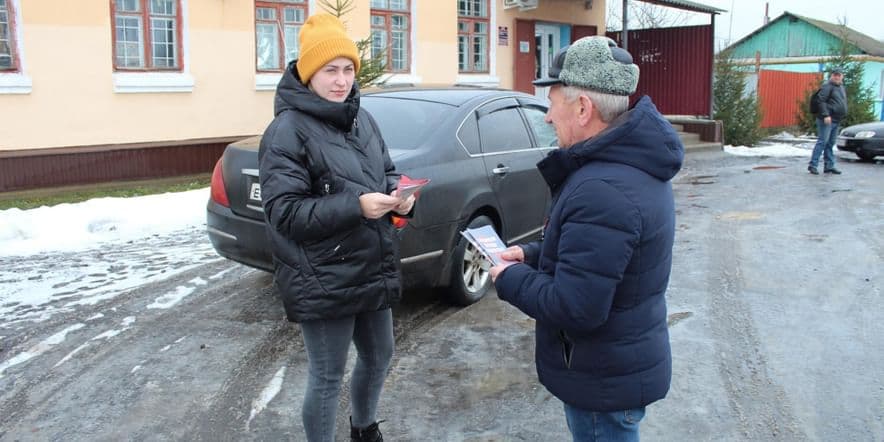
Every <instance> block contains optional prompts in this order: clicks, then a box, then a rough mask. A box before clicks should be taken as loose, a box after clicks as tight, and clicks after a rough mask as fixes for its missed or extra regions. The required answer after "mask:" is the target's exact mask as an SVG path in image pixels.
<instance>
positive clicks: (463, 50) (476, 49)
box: [457, 0, 490, 73]
mask: <svg viewBox="0 0 884 442" xmlns="http://www.w3.org/2000/svg"><path fill="white" fill-rule="evenodd" d="M489 28H490V24H489V14H488V0H458V2H457V68H458V71H460V72H461V73H487V72H488V50H489V48H488V41H489V38H490V37H489Z"/></svg>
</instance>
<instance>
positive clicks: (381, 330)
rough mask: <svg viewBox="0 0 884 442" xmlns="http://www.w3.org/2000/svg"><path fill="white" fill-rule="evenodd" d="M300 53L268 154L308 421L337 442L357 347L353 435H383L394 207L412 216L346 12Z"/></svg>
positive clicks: (280, 262)
mask: <svg viewBox="0 0 884 442" xmlns="http://www.w3.org/2000/svg"><path fill="white" fill-rule="evenodd" d="M299 38H300V48H301V53H300V58H299V59H298V60H297V61H295V62H292V63H290V64H289V65H288V68H287V69H286V71H285V73H284V74H283V76H282V79H281V80H280V82H279V86H278V87H277V91H276V99H275V104H274V113H275V115H276V117H275V118H274V120H273V122H272V123H271V124H270V126H269V127H268V128H267V130H266V131H265V132H264V136H263V138H262V139H261V146H260V150H259V153H258V158H259V167H260V180H261V196H262V200H263V205H264V215H265V218H266V220H267V226H268V229H267V230H268V235H269V237H270V243H271V247H272V249H273V250H272V251H273V258H274V264H275V268H276V271H275V276H276V285H277V287H278V289H279V292H280V294H281V296H282V299H283V304H284V306H285V311H286V315H287V316H288V319H289V320H290V321H294V322H298V323H299V324H300V327H301V331H302V334H303V336H304V345H305V347H306V349H307V356H308V360H309V380H308V385H307V392H306V394H305V398H304V405H303V411H302V417H303V420H304V429H305V431H306V433H307V440H309V441H314V440H316V441H331V440H333V439H334V428H335V412H336V410H337V404H338V394H339V392H340V387H341V379H342V378H343V375H344V367H345V365H346V362H347V351H348V349H349V346H350V342H351V341H353V342H354V343H355V345H356V350H357V352H358V353H359V354H358V358H357V362H356V365H355V367H354V369H353V375H352V381H351V388H350V391H351V401H350V404H351V407H352V410H351V411H352V415H351V426H352V429H351V437H352V438H353V440H368V441H377V440H382V438H381V436H380V432H379V431H378V429H377V423H376V419H375V412H376V408H377V403H378V399H379V397H380V393H381V389H382V387H383V383H384V379H385V377H386V373H387V370H388V368H389V364H390V360H391V358H392V354H393V319H392V313H391V311H390V307H391V306H392V305H393V304H394V303H395V302H396V301H398V300H399V298H400V296H401V289H400V278H399V251H398V237H397V236H396V233H395V229H394V227H393V225H392V223H391V220H390V214H391V212H395V213H396V214H399V215H405V216H407V215H408V214H409V212H410V211H411V209H412V208H413V205H414V197H413V196H412V197H409V198H408V199H406V200H402V199H400V198H398V197H396V196H395V192H394V189H395V188H396V184H397V182H398V179H399V175H398V174H397V173H396V171H395V168H394V166H393V162H392V161H391V160H390V156H389V154H388V152H387V147H386V144H385V143H384V140H383V138H382V137H381V134H380V132H379V131H378V128H377V125H376V123H375V122H374V119H372V117H371V115H369V114H368V113H367V112H366V111H365V110H362V109H360V107H359V90H358V87H357V86H356V84H355V81H354V78H355V74H356V72H358V70H359V55H358V51H357V50H356V45H355V44H354V43H353V41H352V40H350V39H349V38H348V37H347V35H346V34H345V32H344V27H343V25H342V24H341V22H340V21H339V20H338V19H337V18H335V17H334V16H331V15H328V14H319V15H314V16H312V17H310V18H309V19H308V20H307V22H306V23H305V24H304V26H303V27H302V28H301V32H300V35H299Z"/></svg>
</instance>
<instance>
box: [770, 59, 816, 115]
mask: <svg viewBox="0 0 884 442" xmlns="http://www.w3.org/2000/svg"><path fill="white" fill-rule="evenodd" d="M822 81H823V79H822V76H821V74H820V73H818V72H810V73H807V72H786V71H775V70H770V69H762V70H761V72H759V75H758V100H759V102H760V103H761V111H762V112H763V116H762V120H761V127H788V126H795V125H796V124H798V117H797V114H798V107H799V105H800V101H801V99H802V98H804V94H805V93H807V91H808V90H809V89H816V88H817V87H819V85H820V84H821V83H822Z"/></svg>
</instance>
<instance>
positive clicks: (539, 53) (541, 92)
mask: <svg viewBox="0 0 884 442" xmlns="http://www.w3.org/2000/svg"><path fill="white" fill-rule="evenodd" d="M560 36H561V32H560V31H559V27H558V26H556V25H549V24H543V23H537V24H536V25H534V42H535V51H534V52H535V54H534V55H535V58H536V59H535V61H536V63H535V65H534V66H535V72H534V78H535V79H539V78H546V77H547V74H548V73H549V66H550V64H552V59H553V56H554V55H556V51H558V50H559V48H561V42H560ZM548 89H549V87H537V86H535V87H534V96H536V97H537V98H539V99H541V100H544V101H546V99H547V97H546V94H547V90H548Z"/></svg>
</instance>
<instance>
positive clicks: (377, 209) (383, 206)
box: [359, 192, 402, 219]
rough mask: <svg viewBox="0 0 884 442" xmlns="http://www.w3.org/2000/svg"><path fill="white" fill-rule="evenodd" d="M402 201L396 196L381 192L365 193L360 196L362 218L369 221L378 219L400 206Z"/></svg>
mask: <svg viewBox="0 0 884 442" xmlns="http://www.w3.org/2000/svg"><path fill="white" fill-rule="evenodd" d="M401 202H402V200H400V199H399V198H396V197H394V196H390V195H385V194H383V193H379V192H373V193H364V194H362V195H360V196H359V207H360V208H361V209H362V216H364V217H366V218H368V219H378V218H380V217H382V216H384V215H386V214H387V212H389V211H391V210H393V209H394V208H395V207H396V206H398V205H399V204H400V203H401Z"/></svg>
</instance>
